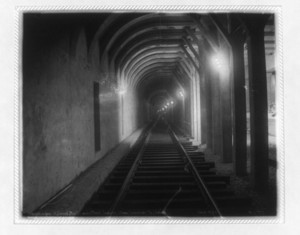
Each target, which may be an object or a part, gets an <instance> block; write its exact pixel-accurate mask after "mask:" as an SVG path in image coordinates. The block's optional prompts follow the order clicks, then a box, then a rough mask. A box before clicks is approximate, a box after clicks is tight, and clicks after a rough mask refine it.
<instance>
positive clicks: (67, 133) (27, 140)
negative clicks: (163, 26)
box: [23, 19, 137, 213]
mask: <svg viewBox="0 0 300 235" xmlns="http://www.w3.org/2000/svg"><path fill="white" fill-rule="evenodd" d="M71 26H72V25H71ZM71 26H70V25H68V24H59V23H58V22H56V23H51V22H50V23H49V22H47V21H45V22H43V21H42V20H39V19H34V20H28V19H25V21H24V29H25V30H24V42H23V213H30V212H32V211H33V210H34V209H36V208H37V207H38V206H40V205H41V204H42V203H44V202H45V201H46V200H48V199H49V198H50V197H52V196H53V195H55V194H56V193H57V192H58V191H59V190H61V189H62V188H63V187H65V186H66V185H68V184H69V183H70V182H71V181H72V180H73V179H74V178H75V177H76V176H78V175H79V174H80V173H81V172H83V171H84V170H85V169H87V168H88V167H89V166H90V165H91V164H93V163H95V162H96V161H97V160H99V159H100V158H102V157H103V156H104V155H105V154H107V153H108V152H109V151H111V149H112V148H114V147H115V146H117V145H118V143H120V141H121V138H120V136H119V132H120V127H119V119H118V114H119V106H120V104H119V97H118V94H116V93H115V92H114V91H112V90H110V89H108V88H107V87H100V132H101V150H100V151H99V152H97V153H96V152H95V145H94V100H93V83H94V81H101V79H102V77H101V74H102V73H100V72H99V69H100V68H97V67H96V66H93V65H99V63H98V62H97V61H96V62H95V61H93V59H95V56H92V61H91V57H89V58H88V54H87V51H88V48H87V42H86V36H85V31H84V29H83V28H74V27H71ZM96 49H97V48H96ZM133 95H134V94H132V97H130V99H129V100H132V99H133V97H134V96H133ZM128 96H131V94H130V93H128ZM130 102H131V101H129V102H127V101H125V110H126V112H125V119H124V121H125V123H129V124H126V129H125V130H126V131H125V133H124V136H123V138H122V139H124V138H126V137H127V136H129V135H130V134H131V133H132V132H133V131H134V130H135V129H136V127H137V125H136V118H135V116H134V112H133V110H134V109H135V107H136V104H135V103H130ZM128 120H130V122H128ZM99 173H100V174H101V172H99Z"/></svg>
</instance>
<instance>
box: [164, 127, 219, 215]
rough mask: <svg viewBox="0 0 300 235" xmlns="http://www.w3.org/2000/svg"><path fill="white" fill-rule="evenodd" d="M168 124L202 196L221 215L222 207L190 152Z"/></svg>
mask: <svg viewBox="0 0 300 235" xmlns="http://www.w3.org/2000/svg"><path fill="white" fill-rule="evenodd" d="M167 125H168V130H169V133H170V135H171V137H172V139H173V141H174V142H175V144H176V145H177V146H178V147H179V150H180V151H181V153H182V154H183V156H184V157H185V158H186V159H187V161H188V163H189V164H190V169H191V171H192V173H193V175H194V177H195V179H196V182H197V183H198V186H199V188H200V191H201V194H202V196H203V197H204V200H205V202H206V203H210V204H211V205H212V206H213V208H214V210H215V211H216V212H217V214H218V215H219V216H222V213H221V211H220V209H219V208H218V206H217V204H216V202H215V200H214V199H213V197H212V196H211V194H210V192H209V191H208V189H207V187H206V186H205V184H204V181H203V179H202V178H201V176H200V175H199V173H198V170H197V168H196V167H195V165H194V163H193V161H192V159H191V158H190V156H189V155H188V153H187V152H186V150H185V149H184V147H183V146H182V144H181V143H180V142H179V140H178V137H177V136H176V134H175V133H174V131H173V130H172V129H171V127H170V125H169V124H168V123H167Z"/></svg>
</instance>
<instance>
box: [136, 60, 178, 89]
mask: <svg viewBox="0 0 300 235" xmlns="http://www.w3.org/2000/svg"><path fill="white" fill-rule="evenodd" d="M153 68H154V69H157V70H158V71H162V70H164V69H168V68H172V69H174V63H173V61H169V62H167V61H151V62H150V63H149V64H148V65H147V66H146V67H142V68H139V69H138V70H137V71H136V73H135V75H134V77H132V79H131V81H130V82H131V84H132V85H134V84H136V82H137V81H138V80H139V79H141V78H142V76H143V74H145V73H147V72H149V71H151V69H153Z"/></svg>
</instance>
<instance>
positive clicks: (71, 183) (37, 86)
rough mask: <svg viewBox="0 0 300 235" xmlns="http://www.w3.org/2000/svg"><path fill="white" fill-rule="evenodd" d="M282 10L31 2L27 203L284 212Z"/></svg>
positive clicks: (84, 212) (73, 210)
mask: <svg viewBox="0 0 300 235" xmlns="http://www.w3.org/2000/svg"><path fill="white" fill-rule="evenodd" d="M275 21H276V14H273V13H230V12H229V13H203V14H197V13H176V12H171V13H168V12H166V13H165V12H162V13H157V12H122V13H121V12H105V13H101V12H100V13H38V12H34V13H30V12H25V13H24V14H23V44H22V51H23V54H22V71H23V74H22V75H23V90H22V98H23V99H22V100H23V103H22V104H23V110H22V111H23V113H22V118H23V164H22V169H23V208H22V213H23V215H24V216H47V215H52V216H60V215H62V216H65V215H72V216H180V217H183V216H193V217H198V216H199V217H207V216H208V217H211V216H213V217H215V216H276V215H277V192H276V184H277V182H276V162H277V160H276V141H275V140H276V130H275V124H276V93H275V87H276V68H275V62H274V59H275V55H276V37H275V32H276V27H275ZM37 175H38V177H37Z"/></svg>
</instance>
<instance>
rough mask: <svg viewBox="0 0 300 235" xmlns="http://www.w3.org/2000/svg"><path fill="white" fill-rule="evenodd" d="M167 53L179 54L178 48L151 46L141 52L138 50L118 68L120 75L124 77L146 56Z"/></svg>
mask: <svg viewBox="0 0 300 235" xmlns="http://www.w3.org/2000/svg"><path fill="white" fill-rule="evenodd" d="M167 53H172V54H179V53H178V47H176V46H172V47H165V46H160V47H155V46H152V47H151V48H144V49H143V50H140V51H138V52H136V53H135V54H134V55H132V56H131V57H130V58H128V59H127V61H126V63H125V64H124V65H122V66H120V68H119V70H120V74H123V75H124V74H125V73H127V71H128V70H130V68H131V67H132V66H134V65H135V64H136V63H137V62H138V61H140V60H142V59H144V58H145V57H147V56H150V55H161V54H167Z"/></svg>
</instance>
